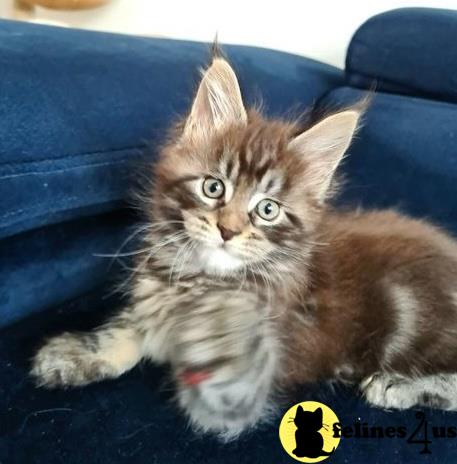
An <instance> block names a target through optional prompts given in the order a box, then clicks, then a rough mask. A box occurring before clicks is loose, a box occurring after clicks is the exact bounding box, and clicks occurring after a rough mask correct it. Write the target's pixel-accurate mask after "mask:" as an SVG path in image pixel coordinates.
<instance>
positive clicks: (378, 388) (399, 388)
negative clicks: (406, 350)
mask: <svg viewBox="0 0 457 464" xmlns="http://www.w3.org/2000/svg"><path fill="white" fill-rule="evenodd" d="M360 387H361V389H362V392H363V394H364V396H365V398H366V400H367V401H368V402H369V403H370V404H372V405H373V406H377V407H379V408H384V409H408V408H411V407H412V406H414V405H415V404H416V403H417V398H416V396H415V395H414V394H412V393H413V392H412V391H411V388H410V385H409V383H408V381H407V380H406V379H404V378H402V377H399V376H396V375H392V374H384V373H382V374H381V373H380V374H374V375H372V376H371V377H368V378H366V379H365V380H364V381H363V382H362V383H361V385H360Z"/></svg>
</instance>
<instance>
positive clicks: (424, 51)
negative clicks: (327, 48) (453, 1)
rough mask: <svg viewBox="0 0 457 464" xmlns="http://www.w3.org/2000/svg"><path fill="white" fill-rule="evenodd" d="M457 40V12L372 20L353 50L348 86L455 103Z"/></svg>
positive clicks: (398, 13)
mask: <svg viewBox="0 0 457 464" xmlns="http://www.w3.org/2000/svg"><path fill="white" fill-rule="evenodd" d="M456 38H457V11H456V10H440V9H432V8H402V9H398V10H392V11H388V12H386V13H382V14H379V15H377V16H374V17H372V18H370V19H369V20H368V21H367V22H366V23H365V24H363V25H362V26H361V27H360V28H359V29H358V30H357V32H356V33H355V34H354V37H353V38H352V41H351V44H350V46H349V49H348V53H347V58H346V71H347V76H348V80H349V84H351V85H353V86H356V87H362V88H370V87H372V86H373V85H374V84H376V87H377V89H378V90H380V91H390V92H399V93H407V94H411V95H423V96H427V97H434V98H438V99H442V100H446V101H451V102H457V77H456V76H457V42H456Z"/></svg>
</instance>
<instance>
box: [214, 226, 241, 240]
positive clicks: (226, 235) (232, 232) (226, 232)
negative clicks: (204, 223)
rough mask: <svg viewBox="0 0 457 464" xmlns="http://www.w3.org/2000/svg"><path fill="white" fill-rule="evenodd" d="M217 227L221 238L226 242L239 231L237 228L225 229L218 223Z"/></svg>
mask: <svg viewBox="0 0 457 464" xmlns="http://www.w3.org/2000/svg"><path fill="white" fill-rule="evenodd" d="M217 227H218V228H219V230H220V231H221V237H222V240H224V242H227V241H228V240H230V239H232V238H233V237H235V235H238V234H239V233H240V231H238V230H230V229H227V228H226V227H224V226H222V225H221V224H219V223H218V224H217Z"/></svg>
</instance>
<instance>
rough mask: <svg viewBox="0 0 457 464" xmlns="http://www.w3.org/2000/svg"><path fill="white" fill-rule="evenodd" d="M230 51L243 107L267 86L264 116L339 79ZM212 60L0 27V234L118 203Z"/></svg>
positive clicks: (98, 37) (189, 46)
mask: <svg viewBox="0 0 457 464" xmlns="http://www.w3.org/2000/svg"><path fill="white" fill-rule="evenodd" d="M227 54H228V56H229V57H230V59H231V60H232V62H233V64H234V66H235V68H236V69H237V70H238V71H239V74H240V76H241V77H242V81H243V87H244V88H245V89H246V98H247V100H248V101H251V102H253V101H256V100H258V96H259V95H260V93H259V90H260V89H262V93H263V96H264V98H265V101H266V102H267V107H268V110H269V111H270V112H271V113H281V112H284V111H286V110H288V109H289V108H290V107H294V106H298V105H299V106H300V107H303V106H306V105H308V104H310V103H312V102H313V101H315V100H317V99H318V98H319V97H320V96H321V95H322V94H324V93H325V92H326V91H327V90H329V89H330V88H333V87H335V86H337V85H339V84H340V83H341V82H342V81H343V73H342V72H341V71H339V70H337V69H335V68H332V67H330V66H326V65H323V64H321V63H318V62H314V61H311V60H307V59H305V58H301V57H298V56H293V55H289V54H286V53H280V52H275V51H271V50H265V49H256V48H251V47H237V46H232V47H227ZM208 58H209V53H208V46H207V45H205V44H201V43H192V42H184V41H174V40H163V39H146V38H140V37H129V36H122V35H114V34H101V33H96V32H88V31H80V30H72V29H61V28H52V27H46V26H38V25H30V24H24V23H17V22H10V21H0V68H1V69H2V74H1V76H0V121H1V124H0V238H1V237H5V236H8V235H12V234H15V233H18V232H21V231H24V230H29V229H32V228H36V227H38V226H42V225H46V224H51V223H56V222H58V221H62V220H64V219H65V220H68V219H74V218H77V217H81V216H82V215H90V214H94V213H96V212H103V211H109V210H112V209H114V208H116V207H119V204H120V202H121V201H122V200H123V199H125V198H126V196H127V195H128V189H129V186H130V185H131V181H132V177H135V175H136V173H135V170H134V169H133V166H134V164H135V162H137V161H138V160H139V159H140V158H141V154H142V153H143V152H144V150H145V148H147V147H151V146H152V147H156V146H157V144H158V143H160V141H161V140H162V138H163V137H164V133H163V132H164V129H165V128H168V127H169V125H170V123H171V121H173V120H175V119H176V117H177V115H179V114H182V113H183V112H184V111H186V110H187V109H188V107H189V105H190V101H191V97H192V93H193V90H194V87H195V85H196V82H197V79H198V68H199V67H200V66H203V65H205V64H206V63H207V61H208ZM152 151H153V150H152Z"/></svg>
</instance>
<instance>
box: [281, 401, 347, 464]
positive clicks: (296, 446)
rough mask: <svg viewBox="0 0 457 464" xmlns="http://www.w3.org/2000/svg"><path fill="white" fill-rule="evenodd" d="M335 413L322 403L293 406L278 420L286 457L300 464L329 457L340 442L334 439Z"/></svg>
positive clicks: (337, 438) (314, 402)
mask: <svg viewBox="0 0 457 464" xmlns="http://www.w3.org/2000/svg"><path fill="white" fill-rule="evenodd" d="M336 423H339V420H338V417H337V416H336V414H335V413H334V412H333V411H332V410H331V409H330V408H329V407H328V406H326V405H325V404H322V403H318V402H316V401H304V402H303V403H298V404H296V405H295V406H292V407H291V408H290V409H289V410H288V411H287V412H286V413H285V414H284V417H283V418H282V420H281V424H280V426H279V439H280V440H281V444H282V446H283V448H284V449H285V450H286V452H287V454H289V456H291V457H292V458H294V459H295V460H297V461H300V462H320V461H323V460H324V459H327V458H328V457H329V456H331V455H332V454H333V453H334V452H335V450H336V448H337V446H338V444H339V442H340V438H339V437H333V424H336Z"/></svg>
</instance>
